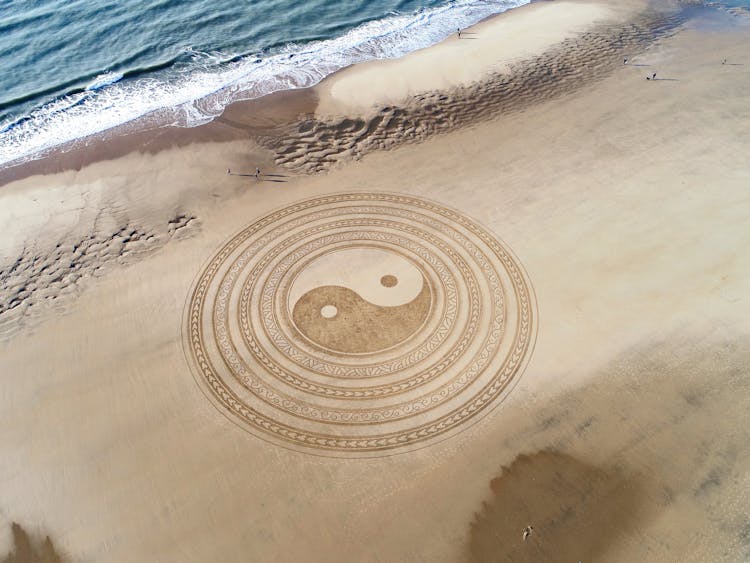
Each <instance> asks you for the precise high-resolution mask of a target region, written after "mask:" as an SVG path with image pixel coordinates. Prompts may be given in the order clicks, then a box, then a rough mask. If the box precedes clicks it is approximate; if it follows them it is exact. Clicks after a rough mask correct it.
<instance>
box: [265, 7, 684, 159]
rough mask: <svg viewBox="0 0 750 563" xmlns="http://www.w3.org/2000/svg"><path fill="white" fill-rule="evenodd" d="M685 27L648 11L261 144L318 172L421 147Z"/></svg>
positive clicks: (539, 97) (593, 73)
mask: <svg viewBox="0 0 750 563" xmlns="http://www.w3.org/2000/svg"><path fill="white" fill-rule="evenodd" d="M684 21H685V17H684V15H683V14H681V13H671V14H664V13H658V12H649V13H645V14H642V15H640V16H639V17H637V18H636V19H634V20H632V21H630V22H628V23H627V24H618V25H602V26H600V27H598V28H595V29H594V30H592V31H590V32H586V33H583V34H581V35H580V36H578V37H576V38H573V39H568V40H565V41H563V42H562V43H560V44H559V45H558V46H556V47H555V48H553V49H551V50H549V51H547V52H545V53H544V54H542V55H539V56H537V57H534V58H532V59H529V60H525V61H522V62H517V63H513V64H512V65H511V67H510V72H505V73H496V74H493V75H490V76H489V77H488V78H487V79H486V80H484V81H482V82H479V83H476V84H472V85H469V86H465V87H461V88H456V89H454V90H452V91H450V92H437V91H436V92H427V93H423V94H419V95H416V96H414V97H413V98H412V99H411V100H409V101H408V102H407V103H405V104H404V106H403V107H395V106H386V107H383V108H381V109H380V111H379V112H378V113H377V114H376V115H375V116H374V117H373V118H371V119H362V118H345V119H341V120H338V121H321V120H319V119H316V118H314V117H312V116H310V117H309V118H307V119H304V120H302V121H301V122H298V123H296V124H294V125H292V126H287V127H280V128H277V129H276V130H275V131H273V132H271V133H269V134H267V135H264V136H262V137H261V138H260V142H261V143H262V144H263V145H265V146H266V147H268V148H270V149H271V150H272V151H273V152H274V153H275V154H276V158H275V161H276V164H277V165H279V166H283V167H285V168H288V169H291V170H294V171H296V172H301V173H315V172H320V171H323V170H327V169H328V168H330V167H331V166H332V165H334V164H336V163H337V162H340V161H343V160H346V159H350V158H355V159H358V158H361V157H362V156H363V155H365V154H367V153H368V152H371V151H373V150H378V149H391V148H394V147H397V146H399V145H402V144H404V143H409V142H418V141H421V140H424V139H426V138H427V137H429V136H430V135H433V134H436V133H445V132H448V131H451V130H453V129H455V128H457V127H465V126H469V125H472V124H475V123H477V122H479V121H482V120H486V119H488V118H492V117H496V116H498V115H502V114H510V113H514V112H518V111H522V110H523V109H524V108H527V107H529V106H531V105H533V104H536V103H539V102H543V101H546V100H549V99H552V98H554V97H557V96H560V95H563V94H566V93H570V92H573V91H576V90H578V89H580V88H584V87H586V86H587V85H588V84H590V83H591V81H593V80H597V79H600V78H602V77H604V76H606V75H607V74H609V73H611V72H612V71H613V70H615V69H616V68H618V67H621V66H622V56H623V55H626V56H633V55H635V54H637V53H639V52H642V51H644V50H645V49H646V48H647V47H648V46H649V45H651V44H653V42H654V41H656V40H658V39H661V38H665V37H668V36H670V35H672V34H674V33H675V32H676V31H677V30H678V29H679V28H680V26H681V25H682V24H683V23H684Z"/></svg>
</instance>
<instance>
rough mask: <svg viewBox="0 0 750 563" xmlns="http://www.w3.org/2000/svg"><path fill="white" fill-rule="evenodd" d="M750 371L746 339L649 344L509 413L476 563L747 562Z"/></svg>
mask: <svg viewBox="0 0 750 563" xmlns="http://www.w3.org/2000/svg"><path fill="white" fill-rule="evenodd" d="M749 366H750V342H747V341H728V340H724V341H719V340H713V341H709V340H705V341H693V340H685V339H679V340H677V339H676V340H673V341H664V342H658V343H650V344H649V345H648V346H643V347H640V348H637V349H633V350H631V351H629V352H628V353H626V354H623V355H622V356H621V357H619V358H617V359H615V360H614V361H612V362H611V363H610V364H609V365H606V366H604V367H602V368H601V369H600V370H598V371H597V373H594V374H591V376H590V377H589V378H587V379H586V380H587V381H590V382H591V383H590V384H588V385H585V386H583V387H580V388H578V389H575V390H571V391H568V392H566V393H563V394H561V395H560V396H558V397H555V398H554V400H553V399H549V400H548V401H547V403H546V404H544V403H542V405H543V406H542V407H541V408H536V407H529V409H532V408H533V411H531V410H530V411H529V412H523V413H519V412H516V413H513V414H511V415H509V416H508V419H507V420H503V421H502V422H503V424H502V425H500V426H501V427H502V429H503V432H502V435H503V436H507V438H503V439H502V440H503V442H502V443H501V444H498V446H500V447H502V448H503V449H507V450H508V451H510V452H514V451H515V452H518V453H519V455H518V456H517V457H516V458H515V459H514V460H512V461H511V462H510V463H509V464H508V465H507V467H504V468H499V470H498V474H497V476H496V477H495V478H494V479H492V481H491V482H490V484H489V489H490V492H491V496H490V497H489V498H488V500H487V502H486V503H485V504H484V506H482V507H481V509H480V510H479V511H478V512H477V513H476V514H475V516H474V520H473V522H472V523H471V524H470V526H469V541H468V546H467V551H468V553H467V559H468V560H470V561H534V562H541V561H573V562H575V561H579V560H580V561H685V560H695V561H705V560H711V561H742V560H747V559H748V554H750V523H749V522H750V520H749V519H748V516H747V514H748V511H747V509H748V507H747V506H742V499H744V498H746V492H744V490H743V483H746V481H747V475H748V472H750V367H749ZM563 375H564V374H563ZM533 404H538V403H536V402H533ZM529 525H530V526H532V527H533V532H532V533H531V534H530V535H529V536H528V537H527V539H526V541H524V540H523V530H524V528H525V527H526V526H529Z"/></svg>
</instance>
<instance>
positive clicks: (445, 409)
mask: <svg viewBox="0 0 750 563" xmlns="http://www.w3.org/2000/svg"><path fill="white" fill-rule="evenodd" d="M535 314H536V313H535V309H534V297H533V293H532V290H531V286H530V284H529V281H528V279H527V277H526V274H525V273H524V270H523V268H522V267H521V265H520V264H519V262H518V261H517V260H516V258H515V257H514V256H513V254H512V253H511V252H510V251H509V250H508V249H507V248H506V247H505V246H504V245H503V244H502V243H501V242H500V241H498V240H497V239H496V238H495V237H494V236H492V235H491V234H490V233H488V232H487V231H486V230H485V229H483V228H482V227H480V226H479V225H477V224H476V223H475V222H473V221H471V220H470V219H468V218H467V217H465V216H464V215H462V214H460V213H458V212H456V211H454V210H452V209H448V208H445V207H442V206H440V205H437V204H435V203H432V202H429V201H426V200H423V199H418V198H414V197H410V196H404V195H397V194H388V193H348V194H335V195H330V196H326V197H319V198H316V199H310V200H306V201H302V202H299V203H296V204H294V205H290V206H288V207H286V208H284V209H281V210H279V211H276V212H274V213H271V214H270V215H267V216H265V217H263V218H261V219H259V220H258V221H256V222H255V223H253V224H252V225H250V226H249V227H247V228H246V229H244V230H243V231H241V232H240V233H239V234H237V235H236V236H234V237H233V238H232V239H231V240H229V241H228V242H227V243H226V244H225V245H224V246H223V247H222V248H221V249H220V250H219V251H218V252H217V253H216V255H215V256H214V257H213V258H212V259H211V261H210V262H209V263H208V265H207V266H206V268H205V269H204V271H203V272H201V274H200V276H199V278H198V280H197V281H196V284H195V287H194V288H193V291H192V293H191V294H190V297H189V300H188V303H187V307H186V314H185V350H186V353H187V355H188V357H189V361H190V364H191V367H192V369H193V371H194V373H195V375H196V379H197V380H198V382H199V383H200V385H201V386H202V388H203V389H204V391H205V392H206V395H207V396H208V397H209V398H211V400H212V401H213V402H214V403H215V404H216V406H217V407H218V408H219V409H220V410H221V411H222V412H224V413H225V414H226V415H227V416H229V417H230V418H231V419H232V420H234V421H235V422H236V423H238V424H239V425H240V426H241V427H243V428H245V429H247V430H249V431H250V432H252V433H254V434H256V435H258V436H260V437H262V438H265V439H268V440H270V441H273V442H275V443H278V444H281V445H284V446H287V447H292V448H294V449H298V450H304V451H307V452H311V453H317V454H322V455H333V456H380V455H388V454H393V453H397V452H401V451H406V450H411V449H415V448H418V447H422V446H425V445H428V444H430V443H434V442H436V441H439V440H442V439H444V438H446V437H448V436H451V435H453V434H455V433H457V432H459V431H460V430H462V429H464V428H465V427H466V426H467V425H468V424H470V423H471V422H473V421H475V420H477V419H478V418H479V417H481V416H483V415H484V414H486V413H487V412H489V411H490V410H491V409H492V407H494V406H496V405H497V404H498V403H499V402H500V401H501V400H502V399H503V397H504V396H505V395H506V394H507V393H508V392H509V391H510V389H511V387H512V384H513V380H514V377H516V376H517V375H518V374H519V373H521V371H522V369H523V367H524V365H525V363H526V362H527V361H528V358H529V355H530V352H531V350H532V347H533V342H534V334H535V322H536V318H535Z"/></svg>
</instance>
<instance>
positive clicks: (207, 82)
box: [0, 0, 529, 166]
mask: <svg viewBox="0 0 750 563" xmlns="http://www.w3.org/2000/svg"><path fill="white" fill-rule="evenodd" d="M528 1H529V0H451V1H448V0H304V1H300V0H247V1H244V2H242V1H238V0H139V1H132V2H122V1H117V0H0V61H2V64H1V65H0V166H2V165H7V164H9V163H12V162H18V161H23V160H25V159H29V158H34V157H35V156H38V155H39V154H42V153H43V152H44V151H46V150H48V149H51V148H54V147H56V146H58V145H60V144H62V143H65V142H68V141H72V140H76V139H80V138H84V137H86V136H88V135H92V134H95V133H98V132H101V131H105V130H107V129H110V128H112V127H115V126H118V125H122V124H125V123H128V122H131V121H133V120H135V119H137V118H143V117H144V116H145V119H144V120H142V121H145V122H147V123H148V124H149V126H154V127H157V126H163V125H178V126H185V127H190V126H195V125H198V124H201V123H205V122H206V121H209V120H211V119H212V118H214V117H215V116H217V115H219V114H220V113H221V111H222V109H223V108H224V107H225V106H226V105H227V104H229V103H231V102H233V101H236V100H240V99H251V98H256V97H260V96H263V95H265V94H269V93H272V92H275V91H279V90H283V89H290V88H301V87H306V86H311V85H313V84H315V83H317V82H319V81H320V80H321V79H322V78H324V77H325V76H327V75H328V74H330V73H332V72H334V71H336V70H339V69H340V68H342V67H345V66H348V65H350V64H353V63H357V62H361V61H366V60H370V59H379V58H392V57H399V56H402V55H404V54H406V53H408V52H410V51H413V50H416V49H420V48H423V47H426V46H429V45H431V44H434V43H437V42H438V41H440V40H442V39H444V38H445V37H447V36H448V35H450V34H451V33H454V32H455V30H456V28H459V27H461V28H463V27H466V26H469V25H471V24H474V23H476V22H478V21H480V20H482V19H483V18H485V17H487V16H490V15H493V14H497V13H500V12H503V11H505V10H508V9H511V8H514V7H517V6H520V5H522V4H526V3H527V2H528Z"/></svg>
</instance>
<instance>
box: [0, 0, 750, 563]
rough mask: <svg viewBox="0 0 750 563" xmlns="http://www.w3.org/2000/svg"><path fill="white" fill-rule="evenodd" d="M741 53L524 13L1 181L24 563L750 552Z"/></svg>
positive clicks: (2, 371)
mask: <svg viewBox="0 0 750 563" xmlns="http://www.w3.org/2000/svg"><path fill="white" fill-rule="evenodd" d="M748 53H750V17H748V16H747V15H746V14H744V13H743V12H741V11H735V12H727V11H720V10H717V9H708V8H702V7H698V6H695V7H690V6H684V5H682V4H677V3H674V4H672V3H663V4H659V3H657V4H653V3H646V2H641V1H638V0H632V1H628V2H624V3H611V2H605V1H603V0H554V1H541V2H534V3H532V4H529V5H527V6H523V7H521V8H518V9H514V10H511V11H508V12H506V13H504V14H501V15H499V16H497V17H493V18H491V19H488V20H486V21H483V22H482V23H480V24H478V25H477V26H474V27H473V28H471V29H467V30H462V37H461V38H460V39H459V38H458V36H457V35H456V36H453V37H451V38H449V39H447V40H445V41H444V42H442V43H440V44H438V45H435V46H434V47H430V48H427V49H424V50H421V51H416V52H413V53H411V54H409V55H407V56H405V57H403V58H400V59H393V60H381V61H373V62H369V63H363V64H360V65H355V66H353V67H349V68H346V69H343V70H341V71H339V72H337V73H335V74H334V75H332V76H330V77H328V78H326V79H325V80H324V81H323V82H321V83H320V84H319V85H317V86H315V87H313V88H310V89H304V90H296V91H289V92H284V93H280V94H274V95H271V96H268V97H266V98H262V99H259V100H254V101H248V102H238V103H236V104H233V105H232V106H230V107H229V108H227V110H226V111H225V112H224V114H223V115H222V116H221V117H220V118H218V119H217V120H215V121H213V122H212V123H210V124H207V125H204V126H201V127H198V128H193V129H182V128H166V129H161V130H158V131H149V132H129V131H118V132H116V133H114V134H109V135H107V136H105V137H104V138H99V139H91V140H89V141H88V142H86V143H81V144H79V145H78V146H75V147H72V148H70V147H69V148H70V150H67V151H66V152H64V153H55V154H51V155H48V156H46V157H44V158H42V159H39V160H36V161H32V162H29V163H26V164H23V165H20V166H17V167H8V168H6V169H4V170H0V184H1V185H0V226H1V227H2V236H1V237H0V376H2V381H3V385H2V392H0V413H2V424H1V425H0V558H2V557H4V556H6V554H7V558H6V559H0V560H7V561H34V560H47V561H123V562H124V561H290V562H291V561H373V562H375V561H380V562H386V561H430V562H437V561H446V562H448V561H451V562H453V561H471V562H474V561H478V562H479V561H534V562H540V561H572V562H575V561H582V562H587V561H623V562H624V561H680V562H684V561H743V560H747V559H748V558H750V520H749V519H748V513H749V511H750V454H749V453H748V452H750V430H749V429H750V416H749V415H748V413H750V373H749V369H750V368H748V366H749V365H750V315H748V312H749V311H750V309H749V308H748V307H749V305H748V296H750V159H749V158H748V154H750V104H748V94H747V93H748V92H750V72H749V71H750V56H748ZM625 59H627V63H625V62H624V61H625ZM654 74H655V76H654ZM647 78H648V80H647ZM256 168H259V169H260V171H261V174H260V176H259V177H257V178H256V177H255V170H256ZM228 171H229V173H228ZM525 531H526V533H524V532H525Z"/></svg>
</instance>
